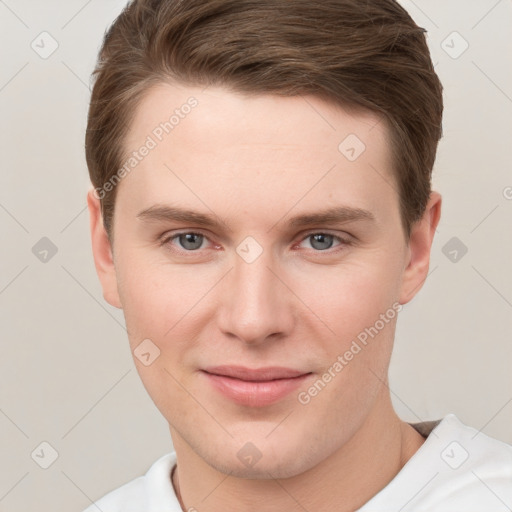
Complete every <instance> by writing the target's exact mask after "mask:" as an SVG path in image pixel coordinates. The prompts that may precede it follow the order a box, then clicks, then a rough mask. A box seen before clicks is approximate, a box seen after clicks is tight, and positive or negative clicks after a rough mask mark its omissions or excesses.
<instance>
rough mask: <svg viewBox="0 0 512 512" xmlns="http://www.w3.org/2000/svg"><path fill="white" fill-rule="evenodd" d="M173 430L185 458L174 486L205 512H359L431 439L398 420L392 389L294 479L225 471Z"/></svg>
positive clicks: (185, 503)
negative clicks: (250, 476) (353, 431)
mask: <svg viewBox="0 0 512 512" xmlns="http://www.w3.org/2000/svg"><path fill="white" fill-rule="evenodd" d="M172 433H173V442H174V448H175V450H176V455H177V459H178V461H179V465H178V467H177V468H176V471H174V472H173V475H172V482H173V485H174V489H175V491H176V494H177V496H178V499H179V501H180V505H181V507H182V509H183V510H184V511H187V510H195V508H194V507H196V508H197V507H200V510H201V512H221V511H225V510H237V511H241V512H253V511H254V512H255V511H258V512H277V511H282V510H287V511H290V512H299V511H300V512H304V510H322V511H325V512H353V511H354V510H356V509H357V508H360V507H361V506H363V505H364V504H365V503H366V502H367V501H368V500H369V499H371V498H372V497H373V496H374V495H375V494H377V493H378V492H379V491H380V490H381V489H382V488H384V487H385V486H386V485H387V484H388V483H389V482H390V481H391V480H392V479H393V478H394V477H395V476H396V475H397V473H398V472H399V471H400V470H401V469H402V467H403V466H404V465H405V463H406V462H407V461H408V460H409V459H410V458H411V457H412V456H413V455H414V453H415V452H416V451H417V450H418V449H419V448H420V447H421V445H422V444H423V442H424V441H425V439H424V438H423V437H422V436H421V435H420V434H419V433H418V432H417V431H416V430H415V429H414V428H412V427H411V426H410V425H408V424H407V423H405V422H403V421H401V420H400V418H398V416H397V415H396V413H395V412H394V410H393V407H392V404H391V400H390V397H389V392H388V390H387V388H385V392H383V396H382V397H381V398H380V399H379V400H377V403H376V405H375V407H374V410H373V411H372V412H371V413H370V414H369V416H368V417H367V419H366V420H365V422H364V424H363V425H362V427H361V428H360V429H359V430H358V432H357V433H356V434H355V435H354V436H353V437H352V438H351V439H350V441H349V442H348V443H346V444H345V445H343V446H342V447H340V448H339V449H338V450H336V451H335V452H333V453H332V454H331V455H330V456H329V457H328V458H326V459H325V460H323V461H322V462H321V463H320V464H318V465H316V466H314V467H312V468H310V469H309V470H307V471H305V472H304V473H301V474H299V475H296V476H294V477H291V478H285V479H271V478H269V479H267V480H250V479H242V478H235V477H231V476H229V475H225V474H223V473H221V472H219V471H217V470H216V469H215V468H213V467H211V466H210V465H208V464H207V463H206V462H205V461H204V460H203V459H201V458H200V457H199V456H198V455H197V454H196V453H195V452H194V451H193V450H192V448H191V447H190V446H189V445H188V444H187V443H186V442H185V441H184V439H183V438H182V437H181V436H179V434H178V433H177V432H176V431H174V430H173V431H172ZM305 442H308V440H305Z"/></svg>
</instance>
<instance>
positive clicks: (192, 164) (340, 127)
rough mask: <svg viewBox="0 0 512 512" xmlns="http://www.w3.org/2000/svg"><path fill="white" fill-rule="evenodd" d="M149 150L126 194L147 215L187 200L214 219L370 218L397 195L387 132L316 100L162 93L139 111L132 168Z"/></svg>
mask: <svg viewBox="0 0 512 512" xmlns="http://www.w3.org/2000/svg"><path fill="white" fill-rule="evenodd" d="M148 141H151V143H150V145H151V150H150V151H146V153H147V156H145V157H144V158H142V159H140V161H138V162H137V163H136V168H135V170H134V171H132V172H130V174H129V176H128V178H127V179H125V180H123V182H122V183H121V185H120V186H121V188H125V189H126V191H127V192H126V193H124V194H121V195H124V196H126V197H128V198H129V199H130V200H131V201H139V203H144V206H145V207H146V208H148V207H150V206H152V205H153V204H156V203H165V202H166V201H167V200H169V199H172V200H175V199H176V198H177V197H178V196H179V197H185V196H186V197H187V198H188V199H187V203H189V202H193V203H194V206H202V207H203V208H202V209H204V204H203V205H201V202H200V200H199V201H198V199H200V198H201V197H208V198H211V200H212V202H213V203H215V209H217V210H219V209H222V208H223V207H229V206H230V205H233V208H235V206H234V205H235V204H237V202H238V205H239V203H240V202H243V203H244V205H245V206H247V208H248V209H250V207H251V204H252V205H253V207H254V209H255V210H253V213H255V212H256V209H257V208H261V205H262V204H267V205H269V206H270V205H275V204H276V202H281V203H282V202H283V201H285V202H286V203H287V204H288V203H290V205H291V203H293V202H298V201H301V203H302V206H304V208H305V210H308V211H311V210H312V207H314V206H317V205H318V202H319V200H320V201H323V202H324V203H325V202H329V201H330V200H332V202H333V204H335V203H336V205H337V204H340V202H341V203H346V204H348V203H350V202H352V204H351V206H354V207H359V208H365V209H368V207H369V206H370V204H372V203H373V205H374V206H376V207H377V208H378V207H379V203H380V202H385V201H389V196H394V195H395V188H396V187H394V186H393V184H392V182H393V179H394V178H393V176H392V170H391V169H392V167H391V156H390V148H389V142H388V133H387V126H386V125H385V123H384V122H382V120H381V119H380V118H379V116H378V115H376V114H374V113H369V112H354V111H347V110H346V109H344V108H342V107H340V106H337V105H336V106H335V105H333V104H330V103H326V102H324V101H322V100H321V99H319V98H317V97H314V96H293V97H283V96H277V95H243V94H239V93H236V92H233V91H230V90H228V89H226V88H222V87H208V88H206V89H204V88H199V87H187V86H184V85H176V84H159V85H158V86H155V87H152V88H151V89H149V90H148V91H147V93H146V94H145V96H144V97H143V98H142V100H141V101H140V103H139V105H138V107H137V110H136V112H135V114H134V116H133V119H132V122H131V125H130V129H129V132H128V135H127V137H126V139H125V142H124V149H125V156H126V158H127V159H128V158H129V156H130V154H132V153H133V152H134V151H135V152H137V151H138V150H139V149H140V148H141V147H142V146H144V145H145V144H146V145H147V143H148ZM125 182H126V183H125ZM390 184H391V185H390ZM235 191H236V197H235V195H234V194H235ZM284 194H286V195H284ZM326 194H328V195H327V196H326ZM228 199H229V200H228ZM394 200H396V198H394ZM357 201H359V204H355V203H357ZM323 206H325V204H324V205H323ZM275 213H277V212H275ZM260 214H261V212H260Z"/></svg>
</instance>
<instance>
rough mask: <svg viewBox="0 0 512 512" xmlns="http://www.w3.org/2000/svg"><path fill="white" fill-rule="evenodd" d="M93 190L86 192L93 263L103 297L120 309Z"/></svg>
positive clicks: (114, 277) (104, 234) (108, 241)
mask: <svg viewBox="0 0 512 512" xmlns="http://www.w3.org/2000/svg"><path fill="white" fill-rule="evenodd" d="M94 192H95V190H94V188H91V189H90V190H89V192H88V193H87V206H88V208H89V219H90V227H91V241H92V252H93V256H94V265H95V266H96V273H97V274H98V277H99V279H100V282H101V287H102V288H103V298H104V299H105V300H106V301H107V302H108V303H109V304H110V305H111V306H114V307H116V308H119V309H122V305H121V300H120V298H119V292H118V288H117V275H116V269H115V266H114V259H113V252H112V247H111V244H110V240H109V238H108V235H107V232H106V230H105V227H104V225H103V215H102V213H101V204H100V200H99V199H98V197H96V195H95V193H94Z"/></svg>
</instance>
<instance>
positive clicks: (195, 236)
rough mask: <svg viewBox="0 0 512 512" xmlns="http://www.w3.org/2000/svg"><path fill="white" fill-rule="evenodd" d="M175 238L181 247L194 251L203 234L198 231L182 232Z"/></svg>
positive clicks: (199, 243) (199, 245)
mask: <svg viewBox="0 0 512 512" xmlns="http://www.w3.org/2000/svg"><path fill="white" fill-rule="evenodd" d="M176 238H178V240H179V243H180V245H181V247H183V248H184V249H187V250H190V251H194V250H196V249H199V248H200V247H201V245H202V242H203V238H204V236H203V235H201V234H199V233H182V234H180V235H176Z"/></svg>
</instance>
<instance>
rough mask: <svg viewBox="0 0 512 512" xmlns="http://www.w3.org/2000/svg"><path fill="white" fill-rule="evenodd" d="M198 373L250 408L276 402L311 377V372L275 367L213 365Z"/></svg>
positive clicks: (240, 403)
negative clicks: (254, 367)
mask: <svg viewBox="0 0 512 512" xmlns="http://www.w3.org/2000/svg"><path fill="white" fill-rule="evenodd" d="M202 373H203V374H204V375H205V376H206V378H207V379H208V382H209V383H210V385H212V387H213V388H214V389H215V390H216V391H218V392H220V393H221V394H222V395H223V396H224V397H226V398H228V399H230V400H232V401H233V402H235V403H237V404H239V405H245V406H250V407H264V406H266V405H270V404H273V403H275V402H278V401H279V400H281V399H283V398H285V397H286V396H287V395H289V394H290V393H291V392H292V391H294V390H296V389H297V388H298V387H299V386H301V385H302V384H303V383H304V381H305V380H307V379H308V378H310V377H311V376H312V375H313V374H312V372H304V371H300V370H295V369H292V368H283V367H276V366H274V367H268V368H257V369H249V368H245V367H242V366H215V367H210V368H206V369H204V370H202Z"/></svg>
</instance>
